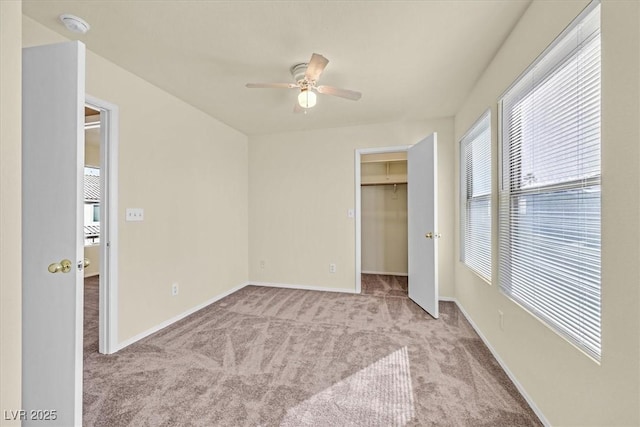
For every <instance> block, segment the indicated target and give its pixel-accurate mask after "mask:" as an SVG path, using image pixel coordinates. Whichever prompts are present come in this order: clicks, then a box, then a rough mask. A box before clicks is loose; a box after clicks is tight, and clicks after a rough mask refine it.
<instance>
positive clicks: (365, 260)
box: [361, 153, 408, 275]
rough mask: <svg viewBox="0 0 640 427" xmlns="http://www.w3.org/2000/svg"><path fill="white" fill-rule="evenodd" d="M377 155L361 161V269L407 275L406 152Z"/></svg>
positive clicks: (367, 271)
mask: <svg viewBox="0 0 640 427" xmlns="http://www.w3.org/2000/svg"><path fill="white" fill-rule="evenodd" d="M375 156H380V155H365V156H363V157H362V165H361V182H362V188H361V221H362V223H361V224H362V272H363V273H376V274H394V275H406V274H407V272H408V270H407V262H408V258H407V184H406V182H407V162H406V153H399V155H394V156H392V157H390V160H389V161H385V160H384V158H382V159H381V158H379V157H375ZM387 156H388V155H387ZM398 156H399V157H398Z"/></svg>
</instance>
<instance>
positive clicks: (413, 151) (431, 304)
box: [354, 133, 440, 319]
mask: <svg viewBox="0 0 640 427" xmlns="http://www.w3.org/2000/svg"><path fill="white" fill-rule="evenodd" d="M354 166H355V196H356V197H355V199H356V200H355V205H356V215H355V220H356V221H355V222H356V223H355V229H356V230H355V231H356V236H355V237H356V238H355V240H356V242H355V243H356V245H355V246H356V247H355V249H356V250H355V265H356V274H355V292H356V293H361V292H362V290H363V288H362V282H363V276H364V274H366V273H378V274H376V275H374V276H373V277H372V276H370V275H366V276H365V277H366V278H367V279H376V278H377V279H382V280H378V282H386V283H382V284H383V285H384V287H386V288H388V289H387V290H388V291H392V292H403V291H404V289H407V290H408V297H409V298H410V299H412V300H413V301H414V302H415V303H417V304H418V305H419V306H420V307H422V308H423V309H424V310H425V311H426V312H427V313H429V314H430V315H431V316H433V317H434V318H436V319H437V318H438V316H439V313H438V239H439V237H440V233H438V231H437V229H438V217H437V204H436V201H437V135H436V134H435V133H433V134H431V135H429V136H427V137H425V138H424V139H422V140H421V141H419V142H418V143H416V144H414V145H412V146H402V147H400V146H398V147H387V148H370V149H356V151H355V165H354ZM379 273H383V274H379ZM404 275H407V276H404ZM404 277H408V280H407V281H406V282H404V283H406V287H405V288H404V289H403V288H402V284H401V282H403V281H404V280H403V279H401V280H397V278H404ZM394 278H395V279H394ZM394 288H395V289H394Z"/></svg>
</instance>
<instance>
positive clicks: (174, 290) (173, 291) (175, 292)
mask: <svg viewBox="0 0 640 427" xmlns="http://www.w3.org/2000/svg"><path fill="white" fill-rule="evenodd" d="M179 291H180V288H179V287H178V284H177V283H174V284H173V285H171V295H172V296H174V297H175V296H176V295H178V292H179Z"/></svg>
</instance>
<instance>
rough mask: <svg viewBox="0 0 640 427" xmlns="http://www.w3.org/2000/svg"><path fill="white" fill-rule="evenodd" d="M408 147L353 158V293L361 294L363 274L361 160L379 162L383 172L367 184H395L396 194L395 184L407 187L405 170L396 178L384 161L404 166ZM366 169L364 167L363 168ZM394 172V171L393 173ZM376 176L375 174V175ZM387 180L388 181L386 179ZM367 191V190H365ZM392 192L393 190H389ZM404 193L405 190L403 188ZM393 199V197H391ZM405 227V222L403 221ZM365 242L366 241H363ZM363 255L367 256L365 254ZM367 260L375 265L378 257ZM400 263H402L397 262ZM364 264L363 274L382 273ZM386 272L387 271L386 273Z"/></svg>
mask: <svg viewBox="0 0 640 427" xmlns="http://www.w3.org/2000/svg"><path fill="white" fill-rule="evenodd" d="M408 149H409V146H400V147H385V148H363V149H358V150H356V156H355V157H356V158H355V181H356V186H355V193H356V218H355V219H356V278H355V292H356V293H358V294H359V293H361V292H362V273H363V259H362V257H363V247H362V241H363V239H362V237H363V236H362V220H363V218H362V212H363V204H362V195H363V194H362V193H363V191H362V186H363V184H367V182H364V183H363V180H362V172H363V166H362V165H363V159H370V161H371V163H376V162H375V160H379V161H380V162H381V163H380V166H379V167H381V168H383V169H384V170H383V171H381V173H380V175H384V177H383V178H382V179H383V180H384V182H383V181H382V180H379V179H377V178H372V180H370V181H369V183H371V184H373V183H379V184H382V183H384V184H389V185H393V184H394V183H395V184H396V192H397V184H403V185H404V186H405V187H406V186H407V181H406V168H405V174H404V177H402V176H398V175H399V174H394V173H391V172H392V171H391V166H390V164H388V163H387V161H386V160H390V161H394V160H402V161H404V162H405V164H406V158H407V150H408ZM365 168H366V166H365ZM394 172H395V171H394ZM376 175H377V174H376ZM387 177H388V178H389V179H388V180H387V179H386V178H387ZM365 191H367V190H365ZM391 191H393V190H391ZM405 191H406V188H405ZM392 197H393V196H392ZM405 226H406V221H405ZM365 240H366V239H365ZM365 252H366V251H365ZM365 255H367V254H366V253H365ZM368 258H369V259H372V263H375V262H376V261H374V259H378V260H379V258H380V257H379V256H376V255H373V256H368ZM399 262H402V261H399ZM364 264H365V267H366V268H365V272H367V273H374V272H377V273H381V272H382V271H371V268H372V267H371V265H367V262H365V263H364ZM387 272H388V271H387Z"/></svg>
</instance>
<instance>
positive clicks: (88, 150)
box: [84, 130, 100, 277]
mask: <svg viewBox="0 0 640 427" xmlns="http://www.w3.org/2000/svg"><path fill="white" fill-rule="evenodd" d="M84 164H85V165H86V166H100V132H99V130H98V131H97V132H86V131H85V145H84ZM84 257H85V258H89V260H90V261H91V264H89V266H88V267H86V268H85V269H84V277H89V276H95V275H96V274H99V273H100V245H93V246H85V247H84Z"/></svg>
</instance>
